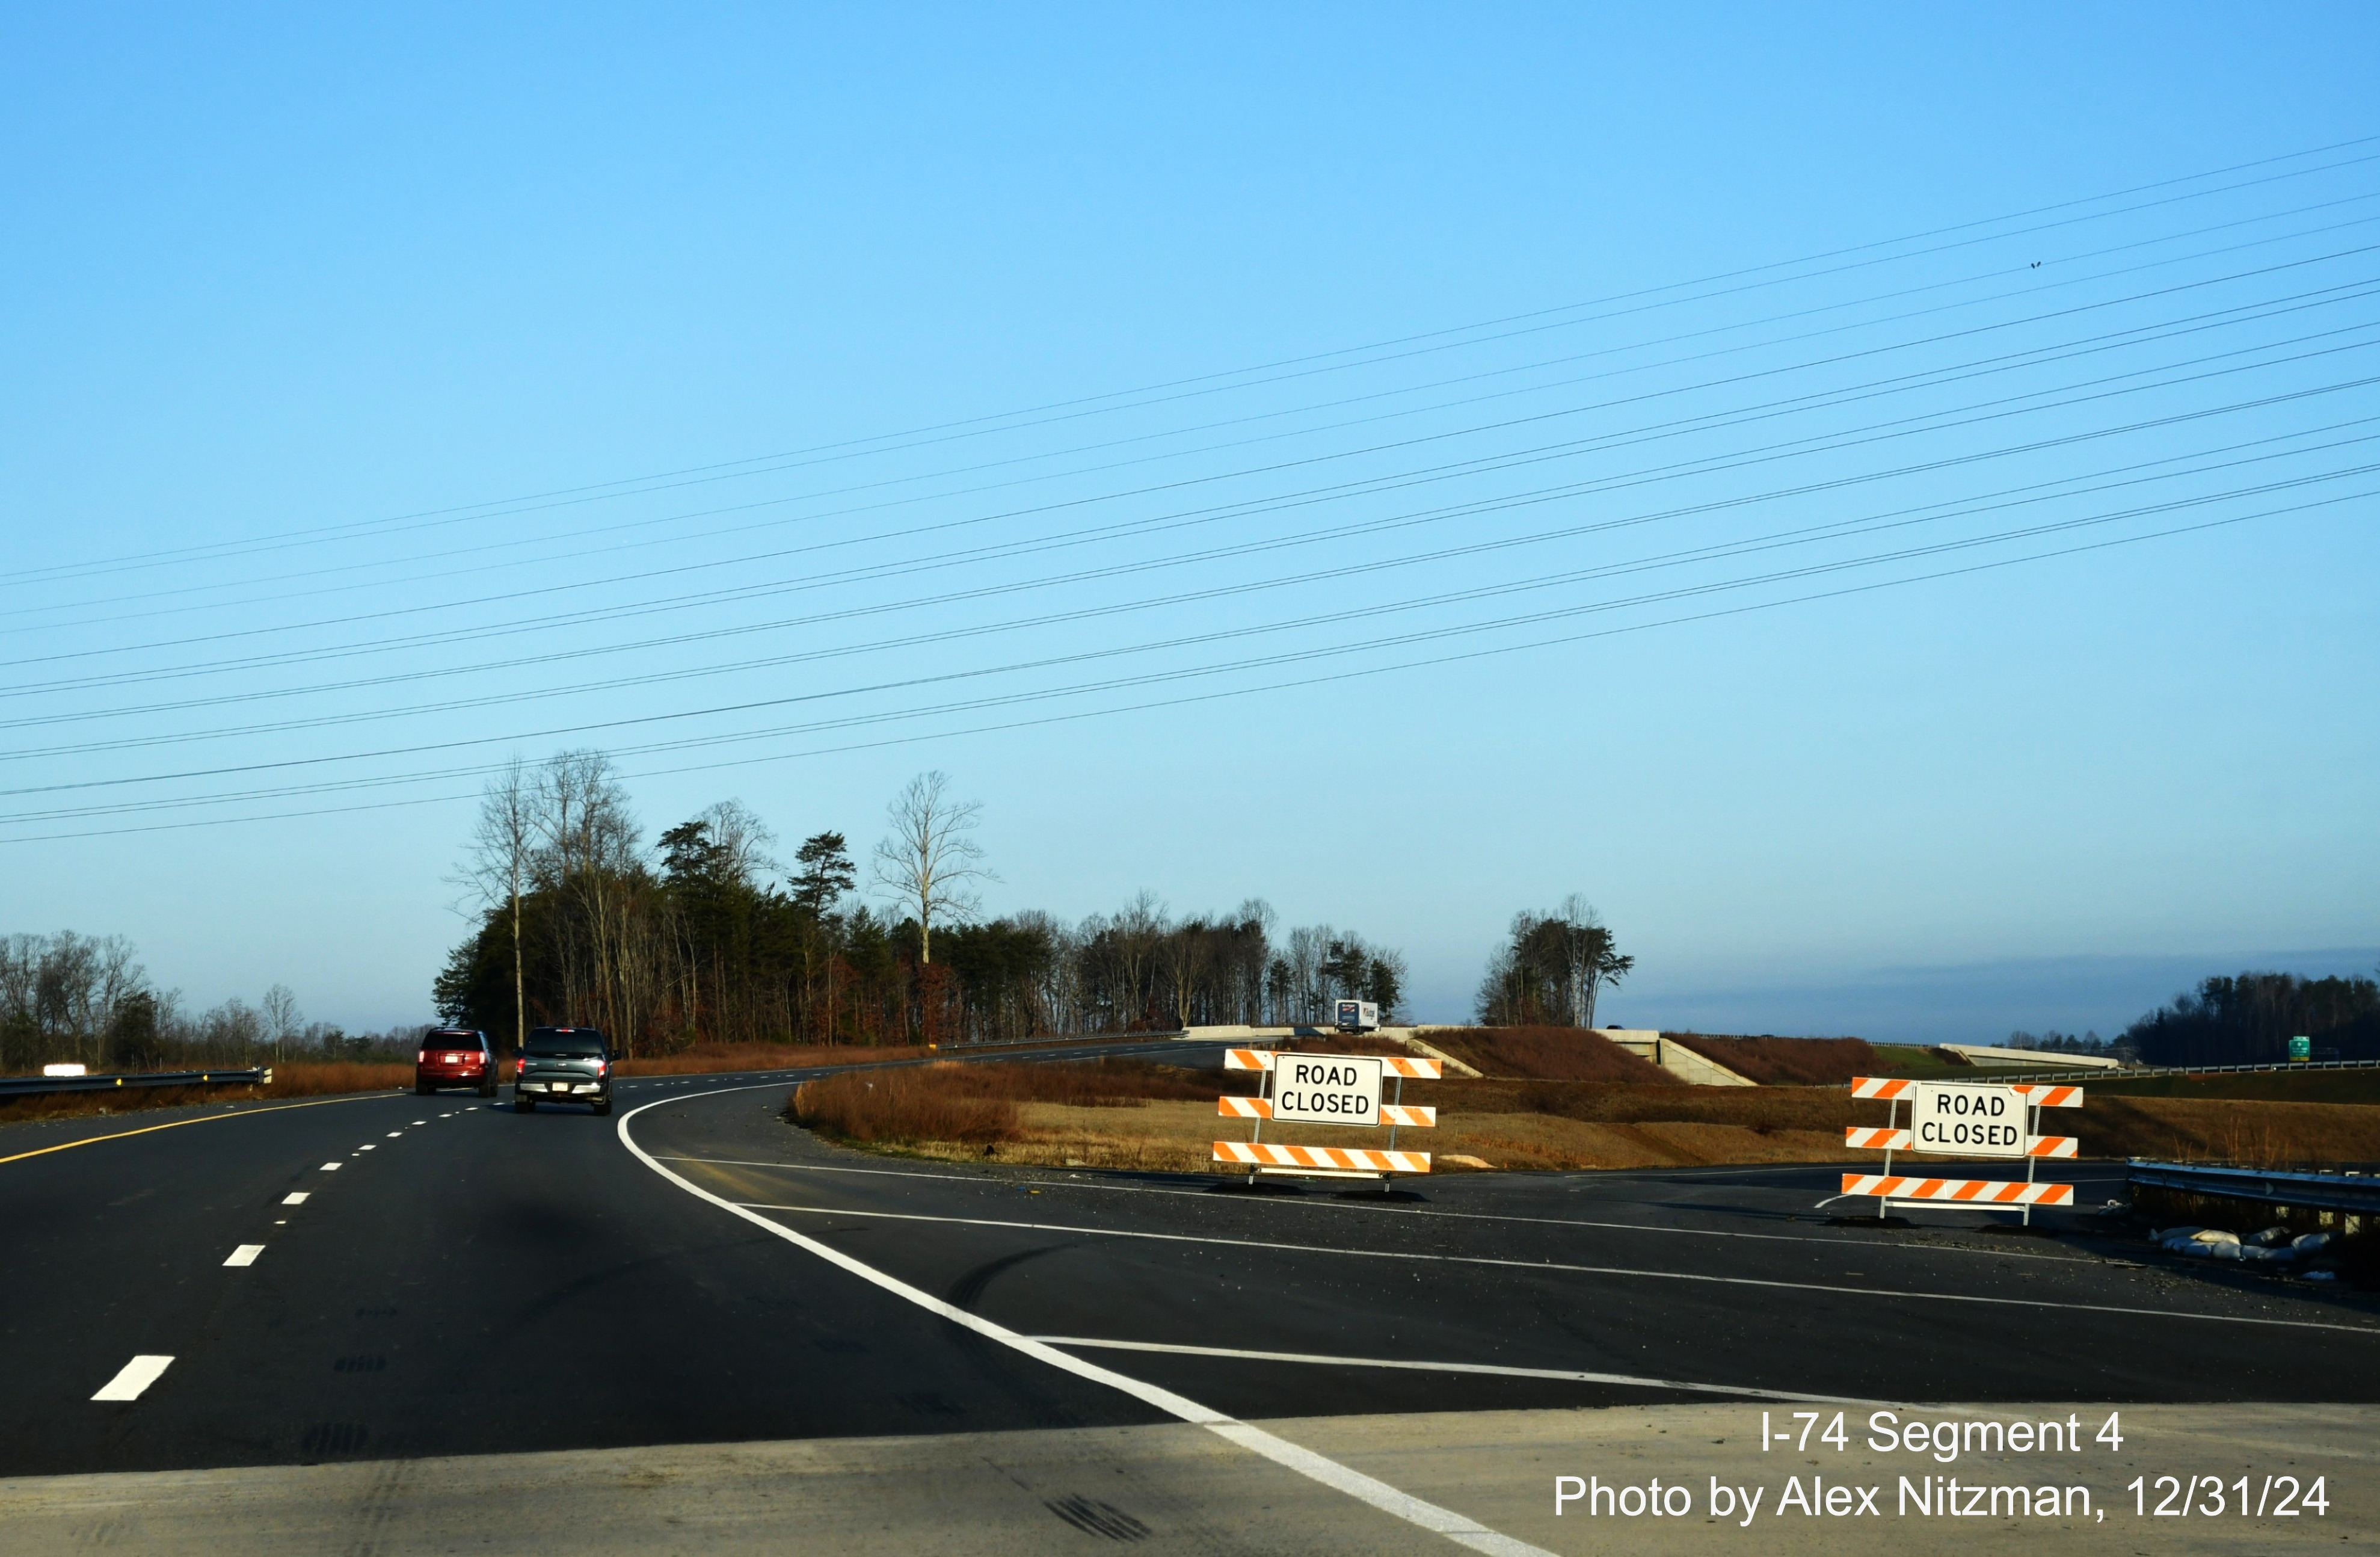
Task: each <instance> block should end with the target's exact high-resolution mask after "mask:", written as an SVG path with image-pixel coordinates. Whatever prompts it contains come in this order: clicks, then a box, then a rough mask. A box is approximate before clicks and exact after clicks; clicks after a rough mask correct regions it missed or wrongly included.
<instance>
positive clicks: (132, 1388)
mask: <svg viewBox="0 0 2380 1557" xmlns="http://www.w3.org/2000/svg"><path fill="white" fill-rule="evenodd" d="M173 1365H174V1359H173V1358H172V1357H170V1356H152V1355H150V1354H147V1353H144V1354H142V1355H141V1356H137V1357H134V1358H133V1359H132V1360H131V1361H130V1362H128V1363H126V1364H125V1365H124V1366H123V1367H122V1368H117V1369H116V1371H115V1378H113V1379H110V1380H109V1381H107V1382H106V1383H104V1384H102V1385H101V1386H100V1387H99V1393H97V1394H95V1395H93V1396H91V1399H93V1400H139V1399H140V1392H141V1391H143V1390H145V1389H147V1388H148V1387H149V1386H150V1385H152V1384H153V1383H155V1382H156V1381H157V1378H158V1375H160V1374H162V1373H164V1371H165V1369H167V1368H171V1367H172V1366H173Z"/></svg>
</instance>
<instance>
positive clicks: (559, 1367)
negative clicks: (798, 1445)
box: [0, 1078, 1154, 1476]
mask: <svg viewBox="0 0 2380 1557" xmlns="http://www.w3.org/2000/svg"><path fill="white" fill-rule="evenodd" d="M705 1079H706V1080H708V1079H709V1078H705ZM676 1086H677V1083H675V1082H674V1080H657V1081H643V1082H627V1083H624V1084H623V1085H622V1088H621V1099H622V1103H621V1106H623V1107H632V1106H634V1105H635V1103H636V1102H637V1101H638V1100H639V1098H640V1097H654V1096H666V1095H668V1093H669V1092H670V1091H671V1090H672V1089H674V1088H675V1087H676ZM782 1092H783V1089H782V1086H779V1087H774V1088H772V1089H771V1090H770V1091H769V1092H768V1093H765V1094H764V1093H759V1092H755V1093H747V1094H742V1095H741V1096H740V1097H739V1098H738V1100H737V1104H728V1103H726V1102H724V1101H721V1102H716V1103H713V1104H712V1105H711V1106H712V1107H713V1108H714V1109H721V1108H727V1107H733V1106H737V1105H738V1104H740V1106H742V1107H744V1108H745V1109H747V1110H748V1111H749V1112H751V1113H753V1115H754V1117H755V1120H756V1121H758V1120H759V1117H760V1109H761V1108H762V1106H763V1104H762V1102H761V1099H762V1098H763V1097H768V1098H770V1099H771V1100H774V1099H777V1098H781V1097H782ZM770 1106H771V1107H772V1108H773V1106H774V1103H773V1101H772V1102H771V1105H770ZM777 1127H778V1128H783V1126H782V1125H779V1126H777ZM102 1128H105V1126H103V1127H102ZM89 1133H91V1134H98V1133H101V1130H92V1131H91V1132H89ZM0 1155H6V1153H5V1152H0ZM334 1162H335V1163H337V1164H338V1166H337V1167H336V1168H328V1167H326V1164H329V1163H334ZM291 1194H305V1195H306V1196H307V1197H308V1198H306V1199H305V1200H304V1201H302V1202H300V1203H298V1204H297V1205H285V1204H284V1203H283V1202H284V1201H285V1198H286V1197H287V1196H288V1195H291ZM0 1222H5V1225H6V1226H7V1227H8V1228H9V1229H10V1237H11V1241H12V1245H14V1246H15V1247H16V1248H18V1249H21V1250H23V1251H24V1254H25V1258H23V1259H13V1258H12V1260H11V1265H12V1273H11V1275H10V1278H9V1280H8V1281H7V1283H6V1288H5V1291H0V1340H5V1343H6V1346H7V1348H8V1352H9V1355H10V1356H11V1359H12V1366H11V1367H10V1368H7V1369H5V1370H0V1402H5V1407H6V1408H5V1409H0V1474H7V1475H18V1476H22V1475H29V1474H56V1473H62V1472H72V1471H92V1470H134V1469H140V1470H151V1469H164V1468H174V1467H185V1466H224V1465H266V1464H285V1463H305V1462H312V1461H321V1460H332V1459H363V1458H382V1457H389V1456H418V1455H424V1454H495V1453H502V1452H511V1451H525V1450H541V1449H561V1448H591V1447H606V1446H614V1445H625V1444H646V1443H656V1442H672V1441H688V1442H692V1441H719V1440H740V1439H762V1438H806V1437H820V1436H837V1435H854V1434H860V1435H865V1434H899V1433H915V1432H934V1431H948V1430H951V1429H953V1428H954V1427H957V1426H960V1425H962V1424H964V1425H967V1426H980V1427H987V1428H1012V1427H1048V1426H1076V1425H1091V1424H1102V1423H1129V1422H1139V1421H1147V1420H1151V1419H1153V1417H1154V1414H1153V1413H1151V1412H1150V1411H1148V1410H1147V1408H1146V1407H1143V1406H1140V1405H1135V1404H1134V1403H1132V1402H1130V1401H1125V1400H1122V1399H1120V1398H1118V1397H1116V1396H1114V1395H1113V1394H1112V1393H1111V1392H1109V1391H1104V1390H1099V1389H1097V1388H1095V1387H1093V1386H1090V1385H1087V1384H1085V1383H1083V1382H1082V1381H1077V1380H1074V1379H1070V1378H1067V1377H1065V1376H1063V1375H1060V1374H1052V1373H1051V1372H1050V1369H1048V1368H1043V1367H1040V1366H1038V1365H1035V1364H1031V1363H1028V1362H1026V1361H1025V1360H1023V1359H1020V1358H1017V1357H1014V1356H1012V1355H1009V1354H1007V1353H1004V1352H1002V1351H1001V1350H1000V1349H999V1348H990V1349H987V1348H984V1347H982V1346H980V1345H978V1344H974V1343H973V1342H972V1341H971V1340H970V1339H966V1338H962V1337H959V1336H955V1335H953V1334H952V1333H950V1332H949V1327H948V1326H947V1325H945V1324H943V1323H941V1321H938V1320H933V1319H931V1318H930V1317H929V1316H927V1315H924V1314H922V1313H920V1312H918V1311H917V1309H915V1308H912V1307H910V1306H908V1305H906V1304H902V1303H898V1302H895V1301H892V1300H889V1299H885V1298H882V1297H880V1295H875V1294H873V1293H871V1292H870V1291H869V1290H868V1289H867V1288H866V1287H865V1286H863V1285H861V1284H860V1283H851V1282H848V1281H847V1280H844V1279H841V1278H832V1277H828V1276H825V1275H823V1274H822V1273H821V1272H819V1271H810V1270H805V1269H801V1268H799V1266H798V1264H797V1263H795V1262H792V1261H789V1260H788V1259H787V1258H786V1254H787V1251H786V1250H785V1249H784V1247H783V1246H782V1245H781V1244H778V1243H777V1242H775V1241H774V1240H772V1239H770V1238H768V1237H767V1236H766V1235H762V1234H759V1233H756V1232H754V1231H753V1230H752V1229H750V1228H748V1227H745V1226H743V1225H741V1224H739V1223H736V1222H734V1221H733V1220H732V1219H729V1218H726V1217H723V1216H722V1215H720V1214H719V1213H717V1212H716V1211H713V1210H710V1209H709V1208H706V1207H704V1206H702V1205H700V1204H699V1203H698V1202H696V1201H693V1200H691V1199H690V1198H687V1197H686V1195H684V1194H683V1193H682V1192H681V1191H678V1190H675V1189H674V1188H672V1187H670V1186H668V1185H666V1184H665V1183H663V1182H662V1180H660V1179H658V1178H657V1177H656V1176H655V1175H654V1174H651V1173H650V1172H649V1171H648V1170H646V1169H644V1168H643V1167H641V1166H639V1165H637V1163H636V1162H635V1161H634V1160H633V1159H632V1158H631V1157H629V1155H628V1154H627V1153H626V1152H625V1151H624V1150H622V1149H621V1147H620V1145H619V1142H618V1140H617V1139H616V1137H615V1136H614V1134H613V1127H612V1121H611V1120H608V1119H601V1118H597V1117H595V1116H593V1115H591V1114H590V1113H587V1112H586V1111H584V1110H560V1109H556V1110H540V1112H539V1113H535V1114H529V1115H518V1114H515V1113H512V1112H511V1111H510V1109H509V1108H499V1107H497V1106H495V1105H492V1104H491V1103H489V1102H487V1101H483V1100H480V1099H479V1098H476V1097H473V1096H470V1095H468V1094H463V1093H455V1094H447V1095H443V1096H441V1097H438V1098H416V1097H412V1096H409V1095H406V1096H375V1097H372V1098H369V1099H363V1100H356V1101H348V1102H346V1103H344V1104H343V1105H341V1106H337V1107H326V1108H322V1109H319V1110H313V1111H298V1110H292V1111H289V1112H287V1113H277V1114H271V1115H263V1116H258V1117H250V1118H245V1119H234V1120H226V1121H225V1122H223V1123H218V1124H209V1125H200V1126H198V1127H195V1128H192V1129H187V1130H173V1131H166V1132H159V1133H155V1134H152V1135H147V1136H141V1137H129V1138H126V1139H121V1140H115V1141H108V1142H103V1143H101V1144H97V1145H93V1146H90V1147H84V1148H79V1149H78V1150H73V1151H67V1152H59V1153H55V1154H54V1155H51V1156H48V1157H43V1158H38V1159H33V1160H30V1161H23V1162H14V1163H10V1164H7V1165H6V1167H0ZM259 1243H261V1245H262V1246H263V1247H262V1250H261V1253H260V1254H259V1255H258V1256H257V1257H256V1258H255V1260H254V1262H253V1263H252V1264H249V1265H246V1266H242V1267H226V1266H225V1264H224V1261H225V1259H227V1258H229V1257H230V1256H231V1255H232V1254H233V1253H234V1251H235V1250H236V1249H237V1248H238V1247H240V1246H242V1245H247V1244H259ZM143 1355H151V1356H172V1357H173V1358H174V1359H175V1360H174V1361H173V1363H172V1364H171V1365H170V1366H169V1367H167V1368H166V1369H165V1370H164V1373H163V1374H162V1375H161V1376H160V1377H159V1378H158V1379H157V1380H156V1381H155V1382H154V1383H152V1384H151V1385H150V1386H149V1387H148V1388H147V1389H146V1390H145V1391H144V1392H143V1393H141V1394H140V1397H139V1398H138V1399H137V1400H134V1401H131V1402H123V1403H93V1402H92V1401H91V1399H90V1397H91V1395H92V1394H93V1393H95V1392H97V1391H99V1390H100V1389H101V1387H102V1386H103V1384H105V1383H106V1382H107V1381H109V1380H110V1379H111V1378H112V1377H113V1376H114V1375H115V1373H116V1372H117V1371H118V1369H120V1368H122V1367H123V1366H124V1365H125V1364H126V1363H128V1361H129V1360H130V1359H131V1358H133V1357H134V1356H143Z"/></svg>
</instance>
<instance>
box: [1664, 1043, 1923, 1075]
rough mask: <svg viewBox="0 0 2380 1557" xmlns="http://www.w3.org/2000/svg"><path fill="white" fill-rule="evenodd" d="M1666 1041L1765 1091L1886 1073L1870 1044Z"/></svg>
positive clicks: (1882, 1063) (1880, 1059) (1882, 1059)
mask: <svg viewBox="0 0 2380 1557" xmlns="http://www.w3.org/2000/svg"><path fill="white" fill-rule="evenodd" d="M1661 1036H1662V1037H1663V1038H1666V1039H1670V1040H1672V1041H1674V1042H1678V1043H1682V1044H1684V1045H1685V1046H1686V1047H1687V1048H1689V1049H1691V1050H1693V1051H1694V1052H1695V1053H1697V1054H1700V1055H1701V1056H1702V1057H1703V1058H1704V1059H1706V1060H1713V1061H1716V1062H1718V1064H1723V1065H1725V1066H1726V1067H1727V1068H1728V1069H1730V1070H1731V1071H1733V1072H1735V1074H1736V1075H1738V1076H1741V1077H1744V1078H1745V1079H1746V1080H1750V1081H1757V1082H1759V1083H1760V1084H1761V1085H1762V1086H1764V1087H1825V1086H1828V1085H1834V1086H1840V1085H1841V1084H1842V1083H1844V1082H1846V1081H1849V1080H1850V1079H1851V1078H1852V1077H1854V1076H1875V1075H1878V1074H1880V1073H1881V1072H1882V1071H1883V1069H1884V1058H1883V1056H1882V1055H1880V1054H1878V1053H1877V1052H1876V1050H1875V1048H1874V1046H1872V1045H1871V1044H1870V1043H1869V1042H1868V1040H1865V1039H1864V1038H1726V1037H1719V1036H1717V1035H1714V1034H1711V1033H1699V1032H1665V1033H1663V1034H1662V1035H1661Z"/></svg>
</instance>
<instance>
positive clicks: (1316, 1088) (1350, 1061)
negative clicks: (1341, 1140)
mask: <svg viewBox="0 0 2380 1557" xmlns="http://www.w3.org/2000/svg"><path fill="white" fill-rule="evenodd" d="M1387 1068H1388V1067H1387V1066H1386V1065H1385V1064H1383V1063H1382V1062H1381V1061H1380V1059H1379V1058H1378V1056H1376V1055H1371V1054H1283V1055H1281V1057H1280V1058H1279V1059H1277V1060H1275V1061H1274V1062H1273V1091H1272V1116H1273V1117H1274V1118H1275V1119H1287V1120H1295V1121H1297V1122H1298V1123H1300V1124H1305V1125H1377V1124H1378V1123H1379V1119H1380V1076H1381V1073H1382V1072H1383V1071H1384V1070H1386V1069H1387Z"/></svg>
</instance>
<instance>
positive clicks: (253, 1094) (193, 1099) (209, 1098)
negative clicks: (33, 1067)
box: [0, 1060, 413, 1125]
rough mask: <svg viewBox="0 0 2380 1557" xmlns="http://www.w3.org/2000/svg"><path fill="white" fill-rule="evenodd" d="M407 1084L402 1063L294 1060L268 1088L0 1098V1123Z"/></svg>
mask: <svg viewBox="0 0 2380 1557" xmlns="http://www.w3.org/2000/svg"><path fill="white" fill-rule="evenodd" d="M412 1086H413V1067H412V1066H411V1065H408V1064H375V1063H371V1062H355V1061H345V1060H339V1061H330V1062H313V1061H299V1062H297V1063H296V1064H280V1065H275V1066H273V1085H272V1086H270V1087H141V1088H133V1089H124V1090H122V1091H118V1090H115V1089H109V1090H106V1091H99V1092H48V1093H43V1094H41V1095H39V1096H36V1097H30V1098H12V1099H10V1100H8V1101H6V1102H5V1103H0V1125H13V1124H18V1123H20V1122H22V1121H25V1120H30V1119H84V1118H93V1117H97V1116H99V1115H103V1114H112V1113H143V1112H146V1111H148V1110H150V1109H159V1108H188V1107H190V1106H191V1105H192V1104H195V1103H225V1102H270V1101H273V1100H274V1099H276V1098H319V1097H330V1096H335V1095H337V1094H340V1093H345V1092H381V1091H387V1090H390V1089H410V1088H411V1087H412Z"/></svg>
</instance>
